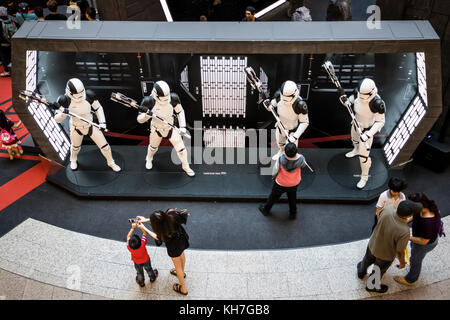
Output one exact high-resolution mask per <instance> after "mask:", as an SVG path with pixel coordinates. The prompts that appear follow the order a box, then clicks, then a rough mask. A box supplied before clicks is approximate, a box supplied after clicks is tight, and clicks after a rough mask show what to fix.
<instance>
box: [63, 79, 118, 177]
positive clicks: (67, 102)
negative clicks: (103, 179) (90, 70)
mask: <svg viewBox="0 0 450 320" xmlns="http://www.w3.org/2000/svg"><path fill="white" fill-rule="evenodd" d="M56 105H57V106H58V107H59V109H58V110H57V111H56V114H55V121H56V122H62V121H63V120H64V119H65V118H66V117H67V115H68V113H69V111H70V112H72V113H74V114H76V115H78V116H80V117H83V118H84V119H87V120H89V121H92V119H93V116H92V114H91V110H94V112H95V114H96V115H97V119H98V121H99V125H100V127H101V128H104V129H106V120H105V114H104V112H103V107H102V106H101V104H100V102H99V101H98V99H97V97H96V96H95V93H94V92H92V91H91V90H85V89H84V85H83V83H82V82H81V81H80V80H79V79H77V78H73V79H70V80H69V81H67V85H66V92H65V95H61V96H59V97H58V100H57V104H56ZM85 135H88V136H90V137H91V139H92V140H93V141H94V142H95V144H96V145H97V146H98V147H99V148H100V151H101V152H102V154H103V156H104V157H105V158H106V161H107V164H108V166H109V167H110V168H111V169H112V170H114V171H115V172H119V171H120V170H121V169H120V167H119V166H118V165H117V164H116V163H115V162H114V159H113V156H112V152H111V147H110V146H109V144H108V142H107V141H106V139H105V137H104V136H103V133H102V132H101V131H100V129H99V128H97V127H95V126H93V125H91V124H89V123H87V122H85V121H83V120H81V119H79V118H77V117H74V116H71V117H70V142H71V147H70V168H71V169H72V170H77V169H78V162H77V157H78V153H79V152H80V149H81V144H82V142H83V137H84V136H85Z"/></svg>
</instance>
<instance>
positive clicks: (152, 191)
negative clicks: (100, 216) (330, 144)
mask: <svg viewBox="0 0 450 320" xmlns="http://www.w3.org/2000/svg"><path fill="white" fill-rule="evenodd" d="M172 150H173V148H171V147H160V149H159V150H158V152H157V153H156V155H155V157H154V160H153V169H152V170H150V171H149V170H146V169H145V156H146V152H147V148H146V147H144V146H117V145H115V146H113V156H114V159H115V161H116V163H117V164H118V165H119V166H120V167H121V168H122V171H121V172H119V173H115V172H113V171H112V170H110V169H109V168H108V167H107V165H106V161H105V159H104V158H103V156H102V155H101V153H100V151H99V150H98V149H97V147H96V146H92V145H86V146H83V147H82V150H81V152H80V154H79V156H78V163H79V167H78V169H77V170H76V171H72V170H71V169H70V167H69V165H68V163H67V164H66V166H61V165H59V164H56V163H55V164H54V165H53V168H52V170H51V171H50V173H49V174H48V176H47V181H49V182H51V183H53V184H56V185H58V186H60V187H62V188H64V189H66V190H68V191H70V192H71V193H73V194H75V195H77V196H79V197H87V198H145V199H155V200H156V199H177V200H181V199H184V200H195V199H198V200H233V201H255V200H263V199H266V198H267V196H268V194H269V193H270V190H271V187H272V183H273V181H272V177H271V171H272V170H271V167H270V166H271V165H273V163H274V162H273V161H272V162H270V163H267V164H266V165H261V164H259V163H258V162H259V161H256V158H257V156H256V155H257V152H258V151H257V150H254V149H248V148H246V149H241V150H240V151H237V150H236V149H234V150H233V155H234V157H230V158H228V159H229V160H228V161H227V160H225V159H227V158H226V156H225V155H224V156H223V157H222V156H217V158H218V159H222V162H225V163H234V164H217V161H216V163H213V164H207V163H205V160H202V161H201V162H202V163H201V164H195V161H197V158H196V157H191V158H193V159H194V160H195V161H194V164H192V165H191V167H192V169H193V170H194V171H195V172H196V175H195V177H189V176H187V175H186V174H185V173H184V171H183V170H182V168H181V165H177V164H174V161H172V160H171V156H173V157H174V160H178V158H177V157H176V154H175V153H174V154H173V155H171V152H172ZM228 151H230V150H228ZM348 151H349V150H348V149H302V153H303V154H304V155H305V157H306V159H307V162H308V163H309V164H310V166H311V168H312V169H313V171H314V172H311V171H310V170H309V169H307V168H304V169H302V181H301V183H300V186H299V189H298V194H297V196H298V199H299V200H300V201H317V200H320V201H337V202H340V201H342V202H347V201H348V202H359V203H364V202H370V201H373V200H374V199H376V198H377V197H378V196H379V194H380V193H381V192H382V191H383V190H385V189H386V188H387V181H388V179H389V172H388V169H387V166H386V164H385V159H384V156H383V154H382V150H381V149H374V150H372V152H371V157H372V168H371V170H370V174H371V178H370V179H369V181H368V183H367V185H366V187H365V188H364V189H363V190H358V189H357V188H356V183H357V182H358V180H359V176H358V175H359V174H360V166H359V160H358V157H355V158H352V159H347V158H345V153H346V152H348ZM196 152H200V153H199V154H200V158H201V159H203V158H202V157H201V155H202V154H203V153H204V152H206V150H205V149H202V150H194V151H193V152H192V153H191V156H192V154H196ZM239 152H245V160H244V161H241V162H240V163H245V164H237V163H239V162H237V157H238V155H239V154H240V153H239ZM224 154H227V153H226V151H224ZM242 154H243V153H242ZM212 155H213V156H214V155H215V154H214V153H212ZM233 158H234V159H233ZM240 159H243V158H242V157H241V158H240ZM249 159H252V160H253V161H250V160H249ZM268 159H270V158H268ZM230 160H231V161H230ZM249 163H251V164H249Z"/></svg>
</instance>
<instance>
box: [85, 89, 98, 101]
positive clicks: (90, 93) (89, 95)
mask: <svg viewBox="0 0 450 320" xmlns="http://www.w3.org/2000/svg"><path fill="white" fill-rule="evenodd" d="M95 100H98V99H97V96H96V95H95V92H94V91H92V90H89V89H88V90H86V101H87V102H89V103H90V104H93V103H94V101H95Z"/></svg>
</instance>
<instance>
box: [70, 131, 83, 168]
mask: <svg viewBox="0 0 450 320" xmlns="http://www.w3.org/2000/svg"><path fill="white" fill-rule="evenodd" d="M70 129H71V130H70V141H71V145H70V168H71V169H72V170H77V169H78V163H77V158H78V153H79V152H80V150H81V144H82V143H83V134H80V133H81V131H80V132H77V131H76V130H75V127H73V126H71V128H70Z"/></svg>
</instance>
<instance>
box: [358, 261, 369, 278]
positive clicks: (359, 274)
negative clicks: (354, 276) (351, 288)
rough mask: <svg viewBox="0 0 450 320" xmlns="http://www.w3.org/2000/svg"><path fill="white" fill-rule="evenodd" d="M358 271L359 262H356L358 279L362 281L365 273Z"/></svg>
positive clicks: (359, 267)
mask: <svg viewBox="0 0 450 320" xmlns="http://www.w3.org/2000/svg"><path fill="white" fill-rule="evenodd" d="M359 269H361V262H358V265H357V267H356V270H357V271H358V278H359V279H361V280H362V279H364V277H365V276H366V274H367V272H364V273H363V272H359Z"/></svg>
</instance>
